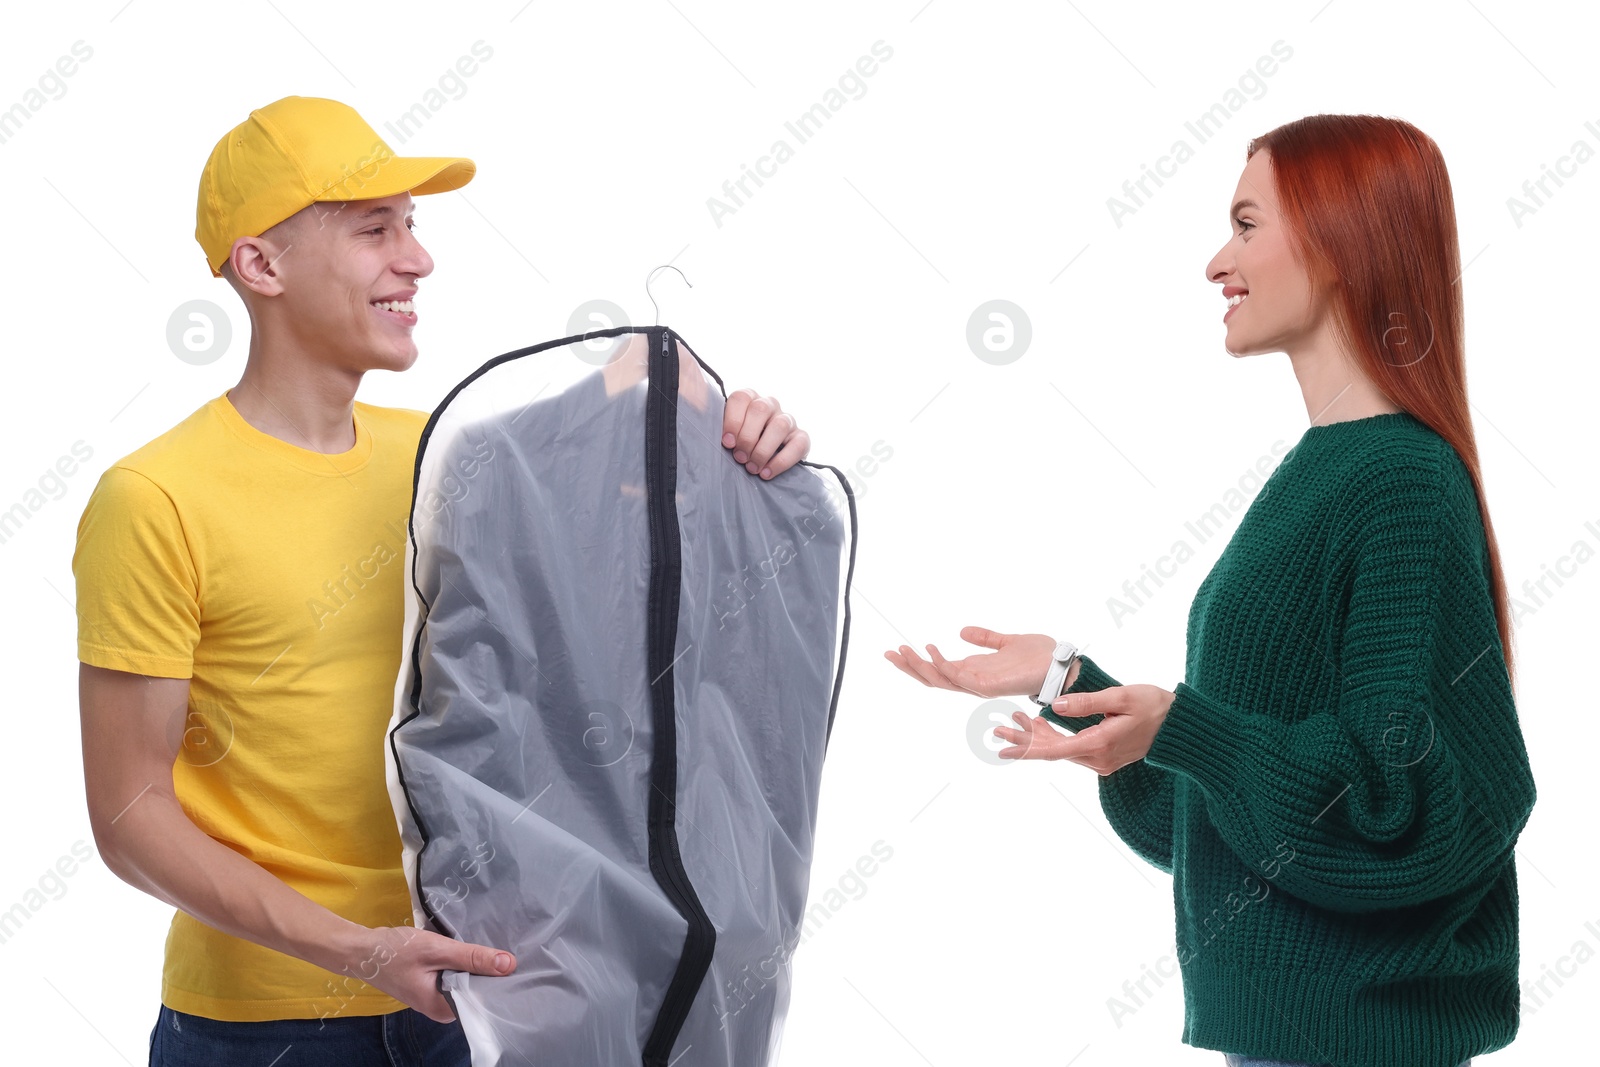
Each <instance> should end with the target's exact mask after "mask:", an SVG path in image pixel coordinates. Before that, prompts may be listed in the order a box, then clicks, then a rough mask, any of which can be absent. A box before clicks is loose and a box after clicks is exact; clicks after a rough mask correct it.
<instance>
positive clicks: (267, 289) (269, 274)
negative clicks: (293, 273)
mask: <svg viewBox="0 0 1600 1067" xmlns="http://www.w3.org/2000/svg"><path fill="white" fill-rule="evenodd" d="M292 248H293V245H290V246H288V247H286V248H278V247H277V246H276V245H275V244H274V243H273V242H272V241H269V240H267V239H266V238H264V237H239V238H236V239H235V240H234V242H233V250H232V251H231V252H229V253H228V265H229V266H231V267H232V269H233V275H234V277H235V278H237V279H238V281H239V284H240V285H242V286H244V287H245V288H247V289H251V290H254V291H255V292H257V293H260V294H261V295H262V296H277V295H278V294H279V293H281V292H283V290H284V284H283V278H282V276H281V271H282V265H283V261H284V256H285V254H286V253H288V252H289V251H290V249H292Z"/></svg>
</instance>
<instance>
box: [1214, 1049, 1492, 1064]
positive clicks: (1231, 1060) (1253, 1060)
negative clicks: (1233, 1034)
mask: <svg viewBox="0 0 1600 1067" xmlns="http://www.w3.org/2000/svg"><path fill="white" fill-rule="evenodd" d="M1222 1058H1223V1059H1224V1060H1226V1061H1227V1063H1228V1067H1331V1065H1329V1064H1325V1063H1321V1064H1319V1063H1295V1062H1291V1061H1289V1060H1264V1059H1260V1058H1259V1057H1256V1056H1240V1055H1238V1054H1237V1053H1233V1052H1224V1053H1223V1054H1222ZM1471 1065H1472V1057H1470V1056H1469V1057H1467V1058H1466V1059H1464V1060H1462V1061H1461V1063H1460V1065H1459V1067H1471Z"/></svg>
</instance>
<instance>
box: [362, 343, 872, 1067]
mask: <svg viewBox="0 0 1600 1067" xmlns="http://www.w3.org/2000/svg"><path fill="white" fill-rule="evenodd" d="M724 399H725V393H724V390H723V388H722V381H721V379H720V378H718V377H717V375H716V374H715V372H713V371H711V369H710V368H709V367H707V366H706V365H705V364H704V363H703V362H701V361H700V359H699V357H698V356H696V355H695V354H694V353H693V352H692V351H690V349H689V347H688V345H687V344H686V343H684V342H683V340H682V339H681V338H679V337H678V336H677V334H675V333H674V332H673V331H671V330H670V329H667V328H666V327H641V328H633V327H621V328H617V329H613V330H604V331H596V332H594V333H590V334H585V335H582V336H581V337H569V338H563V339H561V340H559V341H551V342H549V343H547V344H542V345H536V346H534V347H532V348H528V349H523V350H520V351H517V352H510V353H507V354H506V355H503V356H499V357H497V358H495V359H492V360H490V361H489V362H488V363H486V364H484V365H483V366H482V367H481V368H479V369H478V370H477V371H476V372H475V373H473V374H472V375H471V376H470V377H468V378H467V379H466V380H465V381H463V382H462V383H461V384H460V385H458V386H457V387H456V388H455V389H454V390H452V391H451V393H450V394H449V395H448V396H447V397H446V398H445V400H444V401H443V402H442V403H441V404H440V405H439V407H438V408H437V409H436V410H435V411H434V412H433V415H432V417H431V419H430V420H429V422H428V423H427V426H426V428H425V429H424V431H423V434H422V439H421V443H420V445H419V448H418V453H417V467H416V481H415V494H414V497H413V503H412V512H411V522H410V536H409V538H408V539H407V545H406V560H405V568H406V581H407V588H406V619H405V646H404V652H403V654H402V658H401V664H400V671H399V677H398V679H397V681H396V686H395V714H394V718H393V720H392V722H391V724H390V729H389V734H388V744H387V745H386V746H385V758H386V761H387V769H388V778H389V788H390V793H391V797H392V799H393V801H394V806H395V812H396V816H397V818H398V820H399V824H400V835H401V842H402V846H403V849H404V852H403V858H404V864H405V873H406V878H407V881H408V883H409V884H410V888H411V895H412V905H413V908H414V911H415V922H416V924H417V925H418V926H419V927H424V928H427V929H432V930H435V931H438V932H440V933H443V934H446V935H449V936H451V937H456V938H459V939H462V940H465V941H471V942H475V943H479V944H486V945H492V946H496V947H499V948H506V949H509V950H511V951H513V952H515V953H516V955H517V961H518V966H517V970H516V973H515V974H512V975H510V976H503V977H480V976H474V975H470V974H466V973H464V972H457V971H447V972H445V973H444V975H443V977H442V978H441V982H440V988H441V990H442V991H443V992H444V995H445V996H446V997H447V998H448V999H449V1001H450V1003H451V1005H452V1006H453V1007H454V1009H455V1011H456V1014H457V1016H458V1017H459V1018H460V1019H461V1023H462V1026H463V1028H464V1030H465V1033H466V1036H467V1039H468V1042H469V1043H470V1044H471V1046H472V1062H473V1064H474V1067H493V1065H499V1064H506V1065H511V1064H534V1065H540V1067H542V1065H545V1064H552V1065H563V1067H571V1065H579V1064H584V1065H609V1064H636V1063H642V1064H645V1065H658V1064H659V1065H666V1064H669V1063H671V1064H673V1065H674V1067H696V1065H735V1064H737V1065H739V1067H749V1065H752V1064H755V1065H759V1064H767V1063H771V1062H774V1061H775V1058H776V1055H777V1048H778V1044H779V1040H780V1035H781V1032H782V1026H783V1020H784V1016H785V1013H786V1012H787V1009H788V1004H789V981H790V961H791V956H792V953H793V951H794V949H795V946H796V945H797V943H798V941H799V939H800V928H801V925H802V922H803V913H804V908H805V900H806V890H807V886H808V883H809V874H810V866H811V856H812V835H813V832H814V829H815V826H816V816H817V800H818V789H819V784H820V781H821V776H822V761H823V755H824V753H825V751H826V748H827V743H828V736H829V734H830V732H831V730H832V725H833V717H834V709H835V707H836V705H837V702H838V694H839V683H840V681H841V679H842V673H843V667H844V659H845V649H846V645H847V644H848V640H849V583H850V576H851V573H852V572H853V570H854V558H855V551H854V549H855V524H856V516H855V501H854V498H853V497H852V496H851V493H850V488H849V483H848V481H847V480H846V479H845V477H844V476H843V475H842V474H841V473H840V472H839V471H838V470H837V469H835V468H832V467H827V466H826V465H823V464H813V463H809V462H807V463H802V464H799V465H796V466H794V467H792V468H790V469H789V470H787V471H785V472H784V473H782V474H780V475H778V476H777V477H776V478H773V479H771V480H763V479H761V478H758V477H756V476H753V475H751V474H749V473H747V472H746V471H745V469H744V468H743V467H742V466H741V465H739V464H738V463H736V462H734V460H733V458H732V455H731V451H730V450H729V449H726V448H724V447H723V445H722V433H723V430H722V420H723V409H724Z"/></svg>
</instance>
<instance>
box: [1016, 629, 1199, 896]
mask: <svg viewBox="0 0 1600 1067" xmlns="http://www.w3.org/2000/svg"><path fill="white" fill-rule="evenodd" d="M1078 662H1079V666H1078V677H1077V679H1076V680H1075V681H1074V682H1073V683H1072V685H1070V686H1068V687H1067V689H1066V690H1065V692H1068V693H1098V692H1099V691H1100V690H1102V689H1112V688H1115V687H1116V686H1119V685H1121V684H1122V683H1121V682H1119V681H1117V680H1116V679H1115V678H1113V677H1111V675H1109V674H1107V673H1106V672H1105V670H1104V669H1103V668H1102V667H1101V666H1100V665H1099V664H1098V663H1096V662H1095V661H1094V660H1092V659H1090V658H1089V657H1088V656H1081V655H1080V656H1079V657H1078ZM1041 714H1042V716H1043V717H1044V718H1045V719H1046V720H1047V721H1049V722H1053V723H1055V724H1056V725H1057V726H1061V727H1064V728H1065V729H1068V730H1071V731H1072V732H1073V733H1077V732H1079V731H1080V730H1083V729H1085V728H1086V727H1090V726H1093V725H1095V724H1096V723H1098V722H1100V721H1102V720H1103V719H1104V718H1105V716H1104V715H1100V714H1098V713H1097V714H1094V715H1057V714H1056V713H1055V712H1054V711H1052V710H1050V709H1049V708H1045V709H1044V710H1043V711H1042V712H1041ZM1100 810H1101V811H1103V812H1105V815H1106V821H1107V822H1108V823H1110V824H1111V828H1112V829H1113V830H1115V831H1116V832H1117V836H1118V837H1120V838H1122V841H1123V843H1124V844H1126V845H1127V846H1128V847H1129V848H1131V849H1133V851H1134V852H1136V853H1137V854H1138V855H1139V856H1140V858H1142V859H1143V860H1145V861H1146V862H1147V863H1150V864H1151V865H1153V866H1154V867H1156V868H1157V869H1158V870H1161V871H1165V872H1166V873H1167V874H1171V873H1172V849H1173V831H1172V823H1173V781H1172V772H1171V771H1167V770H1163V769H1161V768H1159V767H1154V766H1152V765H1150V764H1149V763H1146V762H1145V761H1144V760H1142V759H1141V760H1134V761H1133V762H1132V763H1130V764H1128V765H1127V766H1124V767H1119V768H1117V769H1116V770H1115V771H1112V772H1111V773H1110V774H1103V775H1101V776H1100Z"/></svg>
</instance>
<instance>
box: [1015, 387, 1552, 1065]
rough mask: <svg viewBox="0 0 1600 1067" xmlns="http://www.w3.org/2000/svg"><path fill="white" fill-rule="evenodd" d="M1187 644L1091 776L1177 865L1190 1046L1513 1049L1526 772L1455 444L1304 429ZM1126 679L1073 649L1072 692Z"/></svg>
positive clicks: (1215, 580) (1074, 722)
mask: <svg viewBox="0 0 1600 1067" xmlns="http://www.w3.org/2000/svg"><path fill="white" fill-rule="evenodd" d="M1185 658H1186V662H1185V666H1184V678H1185V680H1184V681H1182V682H1179V683H1177V685H1176V688H1175V689H1174V692H1175V693H1176V694H1177V697H1176V699H1175V700H1174V701H1173V702H1172V707H1171V708H1170V710H1169V711H1168V712H1167V717H1166V720H1165V721H1164V722H1163V723H1162V725H1161V729H1160V731H1159V732H1158V733H1157V734H1156V737H1155V740H1154V742H1153V743H1152V745H1151V746H1150V751H1149V753H1148V754H1147V755H1146V756H1145V757H1144V759H1142V760H1139V761H1137V762H1134V763H1131V764H1129V765H1127V766H1126V767H1123V768H1121V769H1119V770H1117V771H1115V772H1113V773H1112V774H1109V775H1105V776H1103V777H1101V778H1100V800H1101V806H1102V807H1103V808H1104V810H1105V814H1106V818H1107V820H1108V821H1109V822H1110V823H1111V825H1112V827H1113V828H1114V829H1115V830H1116V832H1117V833H1118V835H1120V836H1121V838H1122V839H1123V840H1124V841H1125V842H1127V844H1128V846H1129V847H1130V848H1132V849H1133V850H1134V851H1135V852H1137V853H1139V855H1141V856H1143V857H1144V858H1145V859H1147V860H1148V861H1150V862H1151V863H1153V864H1155V865H1156V866H1157V867H1159V868H1161V869H1162V870H1163V871H1166V872H1168V873H1170V874H1171V875H1172V892H1173V898H1174V901H1175V903H1176V906H1177V924H1176V933H1177V955H1178V963H1179V967H1180V968H1181V970H1182V973H1183V995H1184V1025H1183V1041H1184V1042H1185V1043H1186V1044H1190V1045H1194V1046H1197V1047H1200V1048H1207V1049H1216V1050H1220V1051H1223V1052H1234V1053H1241V1054H1245V1055H1253V1056H1266V1057H1274V1058H1281V1059H1288V1060H1302V1061H1307V1062H1314V1063H1322V1062H1327V1063H1332V1064H1334V1065H1336V1067H1455V1065H1456V1064H1459V1063H1461V1062H1462V1061H1463V1060H1465V1059H1467V1058H1468V1057H1470V1056H1475V1055H1480V1054H1482V1053H1486V1052H1490V1051H1493V1050H1494V1049H1498V1048H1501V1047H1503V1046H1505V1045H1506V1044H1509V1043H1510V1041H1511V1039H1512V1037H1513V1036H1514V1035H1515V1034H1516V1031H1517V1023H1518V1004H1519V992H1518V985H1517V957H1518V946H1517V878H1516V865H1515V862H1514V859H1513V853H1512V846H1513V845H1514V844H1515V842H1516V839H1517V836H1518V834H1519V833H1520V832H1521V830H1522V827H1523V826H1524V824H1525V823H1526V822H1527V819H1528V815H1529V812H1530V810H1531V809H1532V807H1533V803H1534V783H1533V776H1532V772H1531V770H1530V768H1529V765H1528V756H1527V750H1526V748H1525V747H1524V745H1523V740H1522V733H1521V729H1520V727H1519V726H1518V723H1517V713H1516V708H1515V706H1514V704H1513V701H1512V694H1511V686H1510V683H1509V680H1508V678H1507V675H1506V667H1505V658H1504V655H1503V653H1502V650H1501V643H1500V638H1499V634H1498V631H1497V630H1496V628H1495V614H1494V606H1493V600H1492V598H1491V595H1490V585H1489V571H1488V563H1487V549H1486V542H1485V538H1484V531H1483V523H1482V520H1481V517H1480V515H1479V511H1478V502H1477V497H1476V494H1475V493H1474V491H1473V487H1472V482H1471V478H1470V476H1469V474H1468V472H1467V469H1466V467H1465V465H1464V464H1463V463H1462V462H1461V459H1460V457H1459V456H1458V455H1457V454H1456V452H1455V450H1454V449H1453V448H1451V447H1450V445H1449V443H1448V442H1446V441H1445V440H1444V439H1443V438H1442V437H1440V436H1439V435H1438V434H1436V433H1434V432H1433V431H1432V430H1431V429H1429V428H1428V427H1427V426H1426V425H1425V424H1424V423H1422V422H1421V421H1419V420H1418V419H1416V418H1414V417H1412V416H1411V415H1409V414H1407V413H1404V412H1397V413H1393V414H1386V415H1376V416H1371V417H1368V418H1363V419H1354V420H1349V421H1345V422H1335V423H1328V424H1325V425H1321V426H1312V427H1309V428H1308V429H1307V430H1306V431H1305V432H1304V434H1303V435H1302V436H1301V438H1300V440H1299V441H1298V442H1297V443H1296V444H1295V446H1294V447H1293V448H1291V449H1290V450H1289V451H1288V453H1286V454H1285V455H1284V458H1283V461H1282V462H1281V463H1280V464H1279V466H1278V467H1277V469H1276V470H1274V471H1273V472H1272V475H1271V476H1270V477H1269V478H1268V479H1267V482H1266V485H1265V486H1264V487H1263V488H1262V490H1261V492H1260V494H1259V495H1258V496H1257V497H1256V499H1255V500H1254V501H1253V502H1252V503H1251V505H1250V507H1249V509H1248V510H1247V511H1246V512H1245V514H1244V517H1243V518H1242V519H1241V520H1240V522H1239V527H1238V529H1237V530H1236V531H1235V532H1234V535H1233V537H1232V539H1231V540H1230V541H1229V542H1228V546H1227V548H1226V549H1224V550H1223V553H1222V555H1221V557H1220V558H1219V559H1218V560H1217V562H1216V565H1215V566H1214V567H1212V568H1211V573H1209V574H1208V575H1206V577H1205V580H1204V581H1203V582H1201V584H1200V589H1199V592H1198V593H1197V594H1196V595H1195V599H1194V603H1193V605H1192V606H1191V607H1190V609H1189V623H1188V635H1187V654H1186V657H1185ZM1119 684H1121V683H1119V682H1117V681H1116V680H1115V679H1113V678H1112V677H1111V676H1110V675H1108V674H1106V673H1105V671H1104V670H1103V669H1102V668H1101V667H1100V666H1099V665H1098V664H1097V663H1095V662H1094V661H1093V660H1092V659H1090V658H1089V657H1087V656H1085V657H1083V659H1082V667H1081V668H1080V672H1079V676H1078V679H1077V681H1076V682H1075V683H1074V685H1073V686H1072V688H1071V689H1070V690H1069V692H1093V691H1096V690H1100V689H1105V688H1107V687H1110V686H1115V685H1119ZM1045 715H1046V717H1047V718H1049V719H1050V720H1051V721H1052V722H1055V723H1058V724H1059V725H1061V726H1063V727H1065V728H1067V729H1069V730H1074V731H1076V730H1080V729H1083V728H1084V727H1087V726H1091V725H1093V724H1094V723H1096V722H1099V721H1100V719H1101V716H1099V715H1092V716H1086V717H1082V718H1063V717H1060V716H1057V715H1055V714H1054V713H1053V712H1049V711H1046V712H1045Z"/></svg>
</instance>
